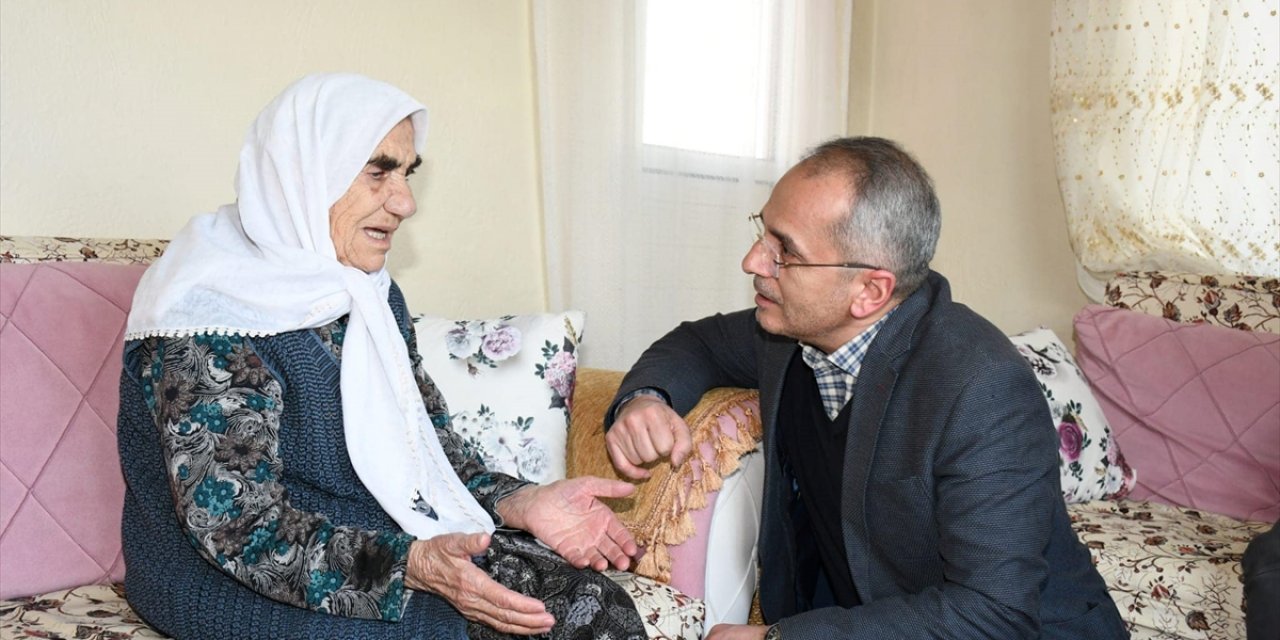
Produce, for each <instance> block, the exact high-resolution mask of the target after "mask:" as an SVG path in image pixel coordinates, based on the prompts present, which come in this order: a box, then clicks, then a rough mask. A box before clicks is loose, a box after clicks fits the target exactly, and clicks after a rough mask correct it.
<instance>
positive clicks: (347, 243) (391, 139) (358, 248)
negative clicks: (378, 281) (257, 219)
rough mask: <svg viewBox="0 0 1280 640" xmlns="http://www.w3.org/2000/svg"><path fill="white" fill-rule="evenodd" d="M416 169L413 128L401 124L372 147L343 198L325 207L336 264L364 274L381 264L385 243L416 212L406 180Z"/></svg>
mask: <svg viewBox="0 0 1280 640" xmlns="http://www.w3.org/2000/svg"><path fill="white" fill-rule="evenodd" d="M421 163H422V159H421V158H419V157H418V154H417V152H415V151H414V149H413V123H412V122H410V121H409V119H408V118H405V119H404V120H401V121H400V123H399V124H397V125H396V126H395V127H394V128H393V129H391V132H390V133H388V134H387V137H385V138H383V139H382V142H380V143H378V148H377V149H374V151H373V156H372V157H370V158H369V163H368V164H366V165H365V166H364V169H363V170H361V171H360V175H358V176H356V179H355V181H354V182H352V183H351V186H350V187H348V188H347V192H346V193H344V194H342V197H341V198H338V201H337V202H335V203H333V206H332V207H329V237H330V238H332V239H333V250H334V252H335V253H336V254H337V257H338V262H341V263H342V264H344V265H346V266H348V267H355V268H357V269H359V270H361V271H364V272H366V273H373V272H375V271H377V270H379V269H381V268H382V267H383V266H384V265H385V264H386V262H387V252H388V251H390V250H391V237H392V236H393V235H395V232H396V229H398V228H399V227H400V223H402V222H404V220H405V219H406V218H408V217H409V216H411V215H413V214H414V212H416V211H417V210H418V205H417V203H415V202H414V201H413V191H412V190H411V189H410V188H409V183H408V181H407V178H408V177H409V175H411V174H412V173H413V170H414V169H416V168H417V167H418V165H419V164H421Z"/></svg>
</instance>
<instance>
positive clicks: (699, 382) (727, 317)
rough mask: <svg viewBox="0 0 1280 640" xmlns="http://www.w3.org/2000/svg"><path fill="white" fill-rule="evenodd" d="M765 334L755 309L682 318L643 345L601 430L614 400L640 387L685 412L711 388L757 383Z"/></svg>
mask: <svg viewBox="0 0 1280 640" xmlns="http://www.w3.org/2000/svg"><path fill="white" fill-rule="evenodd" d="M764 339H765V334H764V332H763V330H762V329H760V326H759V325H758V324H757V323H756V319H755V310H754V309H744V310H742V311H736V312H734V313H729V314H716V315H713V316H710V317H707V318H703V319H701V320H695V321H692V322H684V323H681V324H680V325H679V326H677V327H676V328H675V329H673V330H671V332H670V333H668V334H667V335H665V336H663V337H662V338H660V339H659V340H658V341H657V342H655V343H653V345H651V346H650V347H649V348H648V349H646V350H645V352H644V353H643V354H641V356H640V359H639V360H637V361H636V363H635V365H633V366H632V367H631V370H630V371H629V372H628V373H627V375H626V377H624V378H623V379H622V385H621V386H620V387H619V389H618V393H617V395H615V396H614V399H613V403H612V404H611V405H610V406H609V410H608V411H607V412H605V429H608V428H609V426H610V425H612V424H613V417H614V411H615V410H616V409H617V408H618V404H619V402H620V401H621V400H622V399H623V398H625V397H627V396H628V395H630V394H631V393H632V392H634V391H637V390H640V389H656V390H658V391H659V392H660V393H662V394H663V395H665V396H666V398H667V400H668V401H669V402H670V404H671V406H672V408H674V409H675V410H676V412H677V413H679V414H680V415H684V414H686V413H688V412H689V410H690V409H693V407H694V405H696V404H698V400H699V399H700V398H701V397H702V394H703V393H705V392H707V391H709V390H711V389H714V388H716V387H744V388H756V387H757V386H758V379H759V373H760V367H759V362H758V358H757V354H758V353H759V352H760V350H761V346H762V342H763V340H764Z"/></svg>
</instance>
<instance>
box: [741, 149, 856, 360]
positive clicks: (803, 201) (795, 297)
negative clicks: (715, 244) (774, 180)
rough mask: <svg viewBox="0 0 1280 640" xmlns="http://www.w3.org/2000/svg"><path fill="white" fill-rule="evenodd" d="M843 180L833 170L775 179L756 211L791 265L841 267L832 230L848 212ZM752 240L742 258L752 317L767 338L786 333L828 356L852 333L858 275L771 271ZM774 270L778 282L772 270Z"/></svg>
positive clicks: (828, 270)
mask: <svg viewBox="0 0 1280 640" xmlns="http://www.w3.org/2000/svg"><path fill="white" fill-rule="evenodd" d="M849 188H850V187H849V185H848V181H847V180H846V179H845V178H844V177H843V176H841V175H840V174H839V173H836V172H823V173H820V174H818V175H809V174H808V172H807V170H806V169H805V167H803V166H800V167H796V168H793V169H791V170H790V171H788V172H787V174H786V175H784V176H783V177H782V179H781V180H779V181H778V184H777V185H776V186H775V187H774V189H773V193H772V194H771V195H770V196H769V201H768V202H767V203H766V204H765V206H764V209H763V210H761V215H762V218H763V224H764V236H765V239H766V240H767V241H768V243H769V244H770V245H772V246H773V247H776V248H777V249H778V251H779V253H780V254H781V258H782V259H783V260H784V261H786V262H788V263H804V262H808V263H839V262H845V261H848V260H850V259H851V257H850V256H843V255H840V251H839V250H838V249H837V248H836V242H835V240H834V239H833V238H832V237H831V234H830V229H831V225H832V224H833V223H834V222H835V221H836V220H838V219H839V218H840V216H842V215H844V213H845V212H846V211H847V210H848V207H849V195H850V194H849ZM764 244H765V243H763V242H757V243H756V244H754V245H752V246H751V249H749V250H748V251H747V255H746V256H744V257H743V258H742V270H743V271H745V272H747V273H749V274H751V275H753V276H755V289H756V299H755V301H756V319H757V320H758V321H759V322H760V326H762V327H764V329H765V331H768V332H769V333H773V334H777V335H783V336H789V337H792V338H795V339H797V340H800V341H801V342H804V343H806V344H810V345H813V346H815V347H818V348H819V349H822V350H823V351H825V352H827V353H830V352H831V351H834V350H835V349H836V348H838V347H840V346H841V345H843V344H844V343H845V342H848V341H849V340H850V339H852V338H853V336H855V335H857V331H858V329H857V327H856V326H855V325H854V322H853V318H852V317H851V316H850V303H851V302H852V300H853V292H854V291H856V287H858V286H859V284H858V277H859V276H858V274H859V273H860V272H861V270H856V271H850V270H848V269H841V268H832V267H812V268H784V269H776V270H775V268H774V265H773V263H772V261H771V259H772V256H771V255H770V252H769V250H768V249H767V248H766V247H765V246H764ZM775 271H776V274H777V275H776V277H775V276H774V273H775Z"/></svg>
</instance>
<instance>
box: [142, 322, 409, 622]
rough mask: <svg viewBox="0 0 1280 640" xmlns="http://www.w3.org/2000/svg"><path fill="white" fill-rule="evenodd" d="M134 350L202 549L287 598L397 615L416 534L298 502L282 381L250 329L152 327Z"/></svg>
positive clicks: (188, 523)
mask: <svg viewBox="0 0 1280 640" xmlns="http://www.w3.org/2000/svg"><path fill="white" fill-rule="evenodd" d="M137 362H138V363H139V367H140V368H141V371H139V372H138V379H139V380H140V381H141V383H142V391H143V397H144V398H145V400H146V402H147V405H148V407H149V408H150V409H151V410H152V412H153V414H154V416H155V421H156V426H157V428H158V429H159V430H160V442H161V448H162V450H163V451H164V454H165V465H166V467H167V470H168V474H169V484H170V487H171V488H172V490H173V493H174V495H175V496H176V500H177V504H178V509H177V513H178V517H179V518H180V519H181V520H182V526H183V529H184V530H185V531H186V532H187V535H188V538H189V540H190V541H191V543H192V545H193V546H194V547H195V548H196V550H197V551H199V552H200V554H201V555H203V556H204V557H205V558H206V559H207V560H209V561H210V562H213V563H214V564H215V565H217V566H219V567H221V568H222V569H223V570H224V571H226V572H227V573H229V574H231V575H232V576H234V577H235V578H236V579H237V580H238V581H240V582H241V583H242V584H245V585H251V586H252V588H254V589H255V590H257V591H258V592H260V593H262V594H263V595H265V596H267V597H270V598H272V599H275V600H279V601H281V602H287V603H289V604H292V605H295V606H298V607H303V608H307V609H313V610H316V611H323V612H326V613H333V614H336V615H344V616H349V617H357V618H371V619H388V620H398V619H399V618H400V615H401V613H402V611H403V607H404V604H405V602H406V600H407V599H408V597H409V595H410V594H409V592H408V591H407V590H406V589H405V587H404V572H405V563H406V560H407V557H408V553H409V544H410V543H411V542H412V541H413V537H412V536H410V535H408V534H405V533H403V532H399V531H395V532H384V533H379V532H374V531H362V530H359V529H354V528H350V527H341V526H336V525H334V524H333V523H331V522H330V521H329V520H328V518H326V517H325V516H323V515H321V514H318V513H311V512H306V511H301V510H298V509H295V508H293V507H292V506H290V504H289V502H288V496H287V493H286V490H285V488H284V485H283V484H282V482H281V478H282V476H283V471H284V469H283V466H282V464H281V462H280V458H279V453H278V451H279V449H278V445H279V429H280V412H281V408H282V400H281V399H282V391H281V385H280V382H279V381H278V380H277V379H276V378H275V376H274V375H273V374H272V372H271V371H270V370H268V369H267V367H266V366H265V364H264V363H263V361H262V360H261V359H260V358H259V357H258V355H257V353H256V352H255V351H254V350H253V348H252V346H251V345H250V343H249V342H248V341H247V340H245V339H244V338H242V337H240V336H236V335H229V336H221V335H204V334H202V335H196V336H191V337H182V338H150V339H147V340H144V341H142V343H141V345H140V346H139V351H138V359H137Z"/></svg>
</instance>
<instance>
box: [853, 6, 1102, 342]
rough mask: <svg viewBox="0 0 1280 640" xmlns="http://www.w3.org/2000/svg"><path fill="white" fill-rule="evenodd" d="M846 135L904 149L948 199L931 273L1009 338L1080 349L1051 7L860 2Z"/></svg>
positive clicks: (1082, 301)
mask: <svg viewBox="0 0 1280 640" xmlns="http://www.w3.org/2000/svg"><path fill="white" fill-rule="evenodd" d="M857 5H858V6H857V9H856V12H855V15H854V19H855V31H854V36H855V40H856V42H855V44H854V54H853V55H854V60H853V64H852V65H851V74H852V75H853V78H852V83H851V85H850V87H851V89H850V91H851V95H852V96H853V97H852V99H851V104H850V107H851V108H850V125H849V128H850V132H851V133H853V134H866V133H869V134H873V135H879V136H884V137H887V138H893V139H896V140H898V141H900V142H902V143H903V144H904V145H905V146H906V147H907V149H908V150H910V151H911V152H913V153H914V154H915V155H916V157H917V158H919V159H920V161H921V162H922V163H923V164H924V166H925V168H926V169H928V170H929V172H930V174H931V175H932V176H933V178H934V181H935V182H936V183H937V189H938V196H939V198H940V199H941V200H942V239H941V241H940V243H939V247H938V253H937V257H936V259H935V261H934V267H935V268H936V269H937V270H939V271H940V272H942V273H943V274H944V275H946V276H947V277H948V278H949V279H950V280H951V284H952V288H953V295H954V296H955V298H956V299H958V300H959V301H961V302H964V303H965V304H967V305H969V306H970V307H972V308H974V309H976V310H977V311H978V312H979V313H981V314H983V315H985V316H986V317H987V318H988V319H990V320H992V321H993V322H995V323H996V325H998V326H999V327H1000V328H1001V329H1002V330H1004V331H1005V332H1006V333H1015V332H1019V331H1024V330H1027V329H1031V328H1034V327H1036V326H1038V325H1044V326H1046V327H1049V328H1050V329H1053V330H1054V332H1056V333H1057V334H1058V335H1059V336H1061V337H1062V338H1063V339H1064V340H1067V341H1070V340H1071V339H1072V337H1071V318H1072V316H1073V315H1074V314H1075V312H1076V311H1077V310H1079V309H1080V307H1081V306H1083V305H1084V304H1085V303H1086V299H1085V297H1084V294H1083V293H1081V292H1080V290H1079V288H1078V287H1077V286H1076V280H1075V271H1074V269H1075V267H1074V258H1073V256H1072V253H1071V248H1070V245H1069V242H1068V239H1067V228H1066V219H1065V213H1064V209H1063V205H1062V198H1061V195H1060V194H1059V192H1058V186H1057V178H1056V176H1055V172H1054V161H1053V143H1052V139H1051V132H1050V126H1049V125H1050V123H1049V7H1050V3H1048V2H1027V1H1026V0H947V1H945V2H943V1H938V0H864V1H861V2H857Z"/></svg>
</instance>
